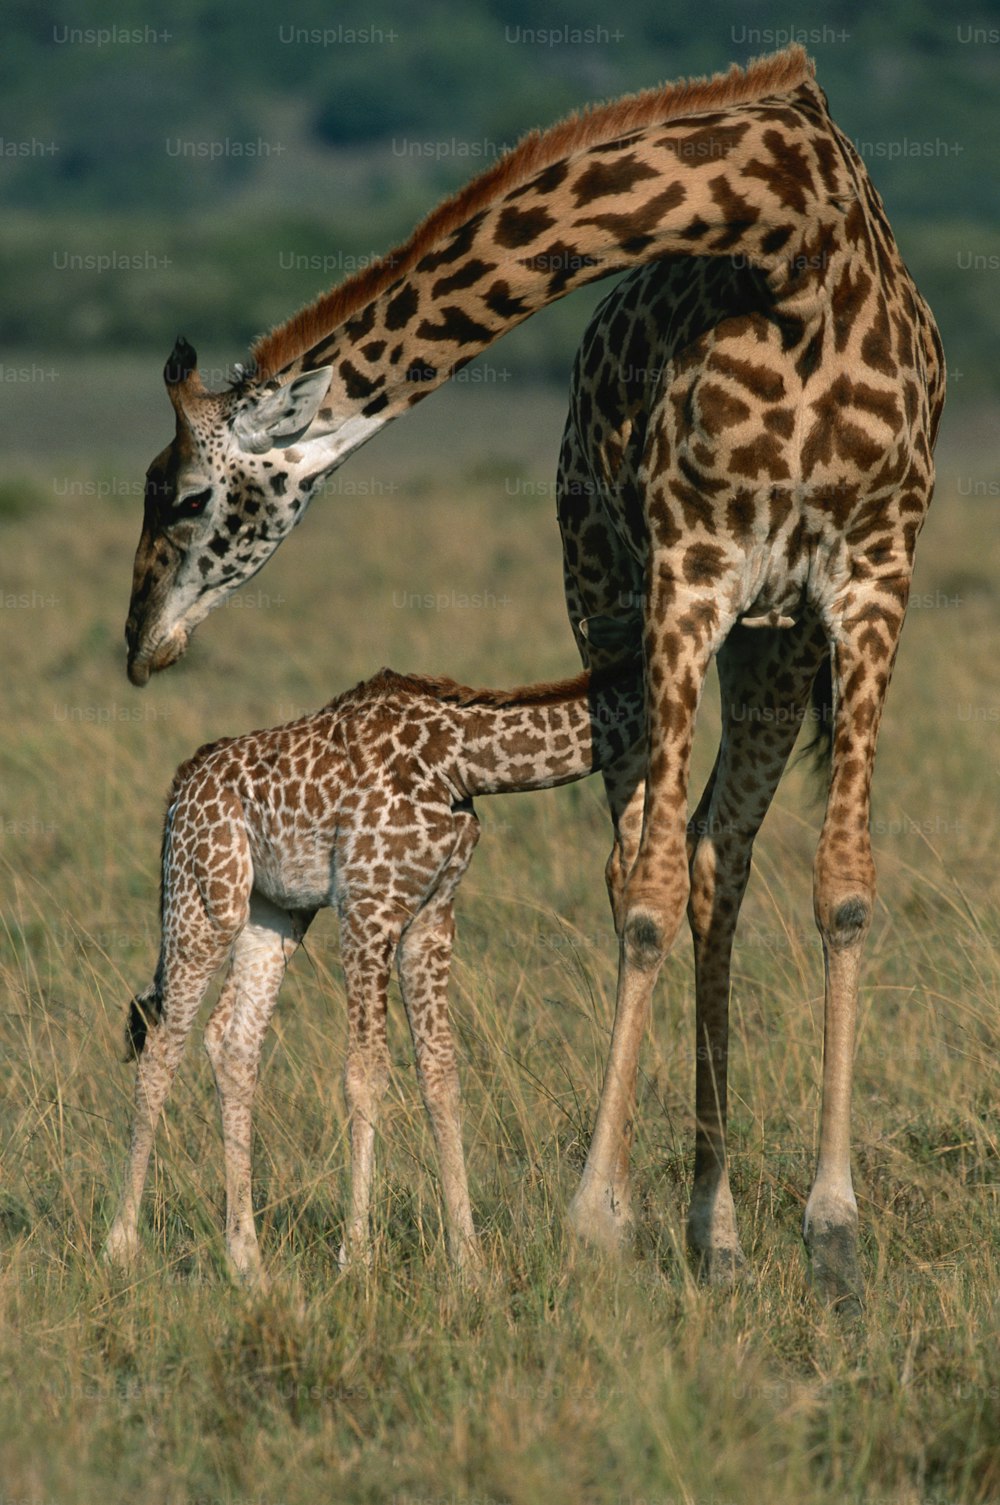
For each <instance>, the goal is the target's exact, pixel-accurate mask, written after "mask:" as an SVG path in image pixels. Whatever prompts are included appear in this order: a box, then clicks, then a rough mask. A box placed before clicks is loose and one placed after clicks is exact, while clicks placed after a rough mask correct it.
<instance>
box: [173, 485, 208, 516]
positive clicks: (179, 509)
mask: <svg viewBox="0 0 1000 1505" xmlns="http://www.w3.org/2000/svg"><path fill="white" fill-rule="evenodd" d="M211 496H212V492H211V490H210V489H206V490H205V491H191V492H189V493H188V494H187V496H179V497H178V498H177V500H176V501H175V502H174V506H173V515H174V517H175V518H177V517H198V516H200V514H201V513H202V512H204V510H205V508H206V507H207V506H208V503H209V501H210V500H211Z"/></svg>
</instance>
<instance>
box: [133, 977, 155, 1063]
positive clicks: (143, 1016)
mask: <svg viewBox="0 0 1000 1505" xmlns="http://www.w3.org/2000/svg"><path fill="white" fill-rule="evenodd" d="M162 1015H163V998H162V996H161V995H160V993H159V991H158V990H157V987H156V984H155V983H152V984H151V985H150V987H148V988H147V989H146V991H145V992H144V993H139V994H137V995H136V997H135V998H133V999H132V1004H131V1007H130V1008H129V1011H128V1023H127V1024H126V1026H125V1056H124V1059H125V1060H126V1061H137V1060H138V1059H139V1057H140V1056H141V1055H142V1050H143V1046H144V1045H145V1043H146V1034H147V1032H148V1031H149V1029H150V1027H151V1026H153V1025H157V1024H159V1022H160V1019H161V1018H162Z"/></svg>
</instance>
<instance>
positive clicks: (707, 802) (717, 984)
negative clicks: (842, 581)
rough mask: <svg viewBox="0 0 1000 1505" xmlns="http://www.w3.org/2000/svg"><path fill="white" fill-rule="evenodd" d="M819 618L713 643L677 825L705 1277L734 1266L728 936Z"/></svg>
mask: <svg viewBox="0 0 1000 1505" xmlns="http://www.w3.org/2000/svg"><path fill="white" fill-rule="evenodd" d="M826 651H827V649H826V637H825V633H824V631H823V629H822V627H821V625H820V624H819V623H818V622H816V621H812V622H808V621H806V622H803V624H802V625H801V626H800V627H797V628H792V629H785V630H780V631H779V630H763V631H756V630H755V631H753V632H750V631H748V630H746V629H744V628H740V627H737V628H735V629H734V630H733V632H732V633H731V634H730V636H729V637H728V638H727V640H726V642H725V644H724V645H723V647H722V648H721V649H720V651H719V655H718V668H719V686H720V692H721V703H722V736H721V740H720V744H719V752H718V756H717V757H716V760H715V766H714V768H713V770H712V773H711V775H710V777H709V780H708V783H707V784H706V786H705V790H704V793H703V794H702V797H701V800H700V801H699V804H698V807H697V809H696V811H695V813H694V815H693V816H692V818H691V820H690V822H689V824H688V860H689V871H690V882H691V890H690V896H689V899H688V919H689V921H690V925H691V934H692V938H693V940H694V961H695V1000H696V1002H695V1010H696V1025H695V1124H696V1127H695V1158H694V1184H693V1186H692V1191H691V1202H690V1207H689V1210H688V1217H687V1242H688V1250H689V1252H690V1254H691V1256H692V1258H693V1259H694V1261H695V1264H696V1266H697V1269H698V1272H699V1274H700V1275H701V1277H702V1278H703V1279H705V1280H708V1281H711V1282H713V1283H720V1284H728V1283H730V1282H731V1281H733V1280H735V1279H737V1278H739V1277H740V1276H741V1275H743V1274H744V1272H745V1271H746V1268H747V1265H746V1258H745V1256H744V1253H743V1250H742V1248H741V1246H740V1240H739V1234H738V1232H737V1225H736V1211H735V1207H734V1205H733V1197H732V1192H731V1191H730V1187H729V1171H728V1158H727V1150H726V1105H727V1075H728V1059H729V996H730V977H731V963H732V949H733V939H734V936H735V933H736V925H737V921H738V918H739V912H740V905H741V903H742V900H743V895H744V892H745V890H746V885H747V880H748V878H749V875H750V858H751V852H752V849H753V842H754V838H755V836H756V834H757V831H758V830H759V828H760V824H761V822H762V820H763V819H764V816H765V814H766V813H767V809H768V807H769V805H770V803H771V800H772V798H773V796H774V791H775V789H776V788H777V786H778V782H779V780H780V778H781V775H782V773H783V771H784V768H785V765H786V763H787V761H788V757H789V754H790V753H791V751H792V748H793V747H794V745H795V740H796V737H797V735H798V732H799V729H800V727H801V725H802V720H803V718H804V715H805V714H806V708H807V706H808V701H809V690H810V686H811V684H812V682H813V679H814V678H815V675H816V670H817V668H818V666H819V664H820V661H821V659H822V657H823V654H824V652H826Z"/></svg>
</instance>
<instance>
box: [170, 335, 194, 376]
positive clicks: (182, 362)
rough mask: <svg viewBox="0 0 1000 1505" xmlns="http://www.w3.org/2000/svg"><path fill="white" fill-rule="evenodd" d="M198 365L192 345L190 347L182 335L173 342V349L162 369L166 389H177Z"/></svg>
mask: <svg viewBox="0 0 1000 1505" xmlns="http://www.w3.org/2000/svg"><path fill="white" fill-rule="evenodd" d="M197 365H198V355H197V352H196V350H195V348H194V346H193V345H190V344H189V343H188V341H187V340H186V339H185V338H184V336H183V335H182V334H179V335H178V336H177V339H176V340H175V341H174V348H173V350H171V352H170V355H169V357H168V359H167V364H166V365H165V366H164V368H163V380H164V381H165V382H166V384H167V386H168V387H179V386H180V385H181V383H182V382H185V381H187V379H188V377H189V376H190V375H191V372H192V371H194V370H195V369H196V367H197Z"/></svg>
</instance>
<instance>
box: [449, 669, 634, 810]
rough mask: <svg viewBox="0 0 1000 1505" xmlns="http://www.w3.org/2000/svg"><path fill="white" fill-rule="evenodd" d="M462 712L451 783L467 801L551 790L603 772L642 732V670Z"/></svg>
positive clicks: (586, 678)
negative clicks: (473, 797) (454, 780)
mask: <svg viewBox="0 0 1000 1505" xmlns="http://www.w3.org/2000/svg"><path fill="white" fill-rule="evenodd" d="M484 700H492V701H494V702H495V703H492V704H491V703H478V704H476V703H474V704H471V705H467V706H463V707H462V708H461V711H460V716H461V720H462V740H461V751H460V752H459V754H458V768H457V770H456V774H457V780H458V782H459V784H460V785H461V787H462V788H463V789H464V790H465V791H466V793H467V794H469V795H480V794H516V793H520V792H523V791H526V790H530V789H551V788H553V787H554V786H555V785H556V784H569V783H573V782H574V781H575V780H577V779H583V778H586V777H587V775H588V774H591V773H596V772H597V771H598V770H599V769H602V768H606V767H608V766H609V764H611V763H613V762H614V761H615V759H617V758H620V757H621V755H622V754H623V753H624V752H626V751H627V750H628V749H629V748H630V747H632V746H634V744H635V743H636V742H638V741H639V739H640V738H641V737H642V736H643V735H644V733H645V724H646V723H645V699H644V691H643V684H642V673H641V666H640V664H639V663H638V661H636V662H635V664H634V665H632V666H630V667H628V668H622V667H621V666H617V667H616V668H615V669H610V670H606V671H603V672H601V673H598V674H593V675H587V674H582V675H580V676H579V677H578V678H577V679H574V680H568V681H565V682H564V683H562V684H556V685H551V686H547V687H537V686H536V687H529V688H528V689H527V690H523V691H517V690H514V691H510V692H508V693H507V694H503V695H499V694H498V695H495V696H484Z"/></svg>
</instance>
